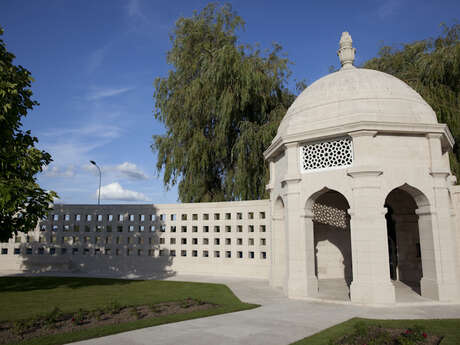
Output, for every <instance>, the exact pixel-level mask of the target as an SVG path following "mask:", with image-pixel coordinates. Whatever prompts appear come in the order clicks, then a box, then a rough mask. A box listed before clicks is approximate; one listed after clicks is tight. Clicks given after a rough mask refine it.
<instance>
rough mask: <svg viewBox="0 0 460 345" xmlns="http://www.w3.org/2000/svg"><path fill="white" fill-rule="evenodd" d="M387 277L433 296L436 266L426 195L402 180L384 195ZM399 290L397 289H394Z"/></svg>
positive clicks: (425, 294) (429, 209) (431, 222)
mask: <svg viewBox="0 0 460 345" xmlns="http://www.w3.org/2000/svg"><path fill="white" fill-rule="evenodd" d="M384 207H386V208H387V214H386V216H385V218H386V221H387V238H388V250H389V265H390V277H391V279H392V280H393V281H395V284H404V285H405V286H408V287H410V288H411V289H412V290H413V291H415V292H416V293H418V294H420V295H422V296H424V297H429V298H433V296H434V295H435V294H433V288H432V287H429V288H428V287H427V284H425V286H424V282H429V284H430V285H433V281H436V274H435V272H436V265H435V255H434V250H433V249H434V242H433V216H432V210H431V204H430V201H429V199H428V197H427V196H426V195H425V194H424V193H423V192H422V191H421V190H420V189H418V188H416V187H414V186H412V185H410V184H408V183H404V184H402V185H400V186H398V187H396V188H393V189H392V190H391V191H390V192H389V193H388V194H387V195H386V196H385V204H384ZM396 291H398V290H396Z"/></svg>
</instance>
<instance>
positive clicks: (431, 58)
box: [363, 24, 460, 181]
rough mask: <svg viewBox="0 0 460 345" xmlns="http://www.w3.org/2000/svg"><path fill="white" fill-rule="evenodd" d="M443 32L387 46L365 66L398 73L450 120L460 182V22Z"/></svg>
mask: <svg viewBox="0 0 460 345" xmlns="http://www.w3.org/2000/svg"><path fill="white" fill-rule="evenodd" d="M443 28H444V31H443V34H442V35H440V36H439V37H437V38H435V39H432V38H429V39H425V40H422V41H417V42H413V43H409V44H405V45H403V47H402V48H400V49H398V48H395V47H388V46H384V47H382V48H381V49H380V52H379V54H378V55H379V56H378V57H376V58H373V59H371V60H369V61H367V62H366V63H365V64H364V66H363V67H365V68H370V69H375V70H379V71H382V72H386V73H389V74H392V75H394V76H395V77H397V78H399V79H401V80H403V81H405V82H406V83H407V84H409V85H410V86H411V87H412V88H414V89H415V90H416V91H417V92H418V93H419V94H420V95H421V96H422V97H423V98H424V99H425V100H426V101H427V102H428V104H430V106H431V107H432V108H433V110H434V111H435V112H436V114H437V116H438V121H439V122H442V123H446V124H447V125H448V126H449V128H450V130H451V132H452V134H453V136H454V138H455V141H456V145H455V146H454V150H453V154H452V155H451V157H450V158H451V159H450V160H451V166H452V170H453V172H454V173H455V174H456V176H457V179H458V180H459V181H460V147H459V143H460V24H454V25H452V26H451V27H447V26H445V25H443Z"/></svg>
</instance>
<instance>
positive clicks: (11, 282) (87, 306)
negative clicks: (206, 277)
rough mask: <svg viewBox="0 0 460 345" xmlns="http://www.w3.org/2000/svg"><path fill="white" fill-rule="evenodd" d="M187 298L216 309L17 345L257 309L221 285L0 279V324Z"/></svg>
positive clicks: (122, 330)
mask: <svg viewBox="0 0 460 345" xmlns="http://www.w3.org/2000/svg"><path fill="white" fill-rule="evenodd" d="M187 297H190V298H193V299H197V300H202V301H205V302H209V303H213V304H217V305H218V307H217V308H213V309H208V310H200V311H193V312H191V313H187V314H175V315H166V316H161V317H158V318H154V319H140V320H137V321H131V322H126V323H121V324H117V325H107V326H101V327H98V328H93V329H86V330H78V331H73V332H70V333H65V334H57V335H50V336H45V337H41V338H35V339H31V340H27V341H24V342H22V343H21V344H24V345H25V344H27V345H29V344H30V345H32V344H63V343H66V342H72V341H77V340H83V339H89V338H93V337H99V336H104V335H108V334H114V333H119V332H124V331H128V330H133V329H137V328H142V327H148V326H154V325H159V324H163V323H169V322H176V321H182V320H188V319H193V318H199V317H204V316H210V315H216V314H222V313H229V312H234V311H239V310H246V309H252V308H255V307H256V305H254V304H248V303H242V302H241V301H240V300H239V299H238V298H237V297H236V296H235V295H234V294H233V293H232V291H231V290H230V289H229V288H228V287H227V286H225V285H222V284H206V283H189V282H176V281H157V280H145V281H139V280H124V279H101V278H73V277H72V278H69V277H0V306H1V308H0V321H15V320H21V319H28V318H32V317H35V316H38V315H43V314H45V313H49V312H51V311H52V310H53V308H55V307H58V308H59V309H60V310H62V311H63V312H64V313H74V312H76V311H78V309H80V308H81V309H83V310H96V309H99V308H104V307H105V306H107V305H108V304H110V303H112V302H117V303H119V304H121V305H129V306H139V305H152V304H157V303H161V302H172V301H181V300H184V299H185V298H187Z"/></svg>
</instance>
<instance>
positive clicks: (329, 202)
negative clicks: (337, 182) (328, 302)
mask: <svg viewBox="0 0 460 345" xmlns="http://www.w3.org/2000/svg"><path fill="white" fill-rule="evenodd" d="M349 207H350V206H349V204H348V201H347V200H346V199H345V197H344V196H343V195H342V194H340V193H339V192H336V191H334V190H324V191H323V192H322V193H321V194H320V195H319V196H317V197H316V198H315V199H314V202H313V203H312V204H311V211H312V214H313V232H314V248H315V274H316V277H317V279H318V296H319V297H321V298H328V299H336V300H349V299H350V284H351V281H352V280H353V270H352V258H351V234H350V217H349V215H348V213H347V210H348V209H349Z"/></svg>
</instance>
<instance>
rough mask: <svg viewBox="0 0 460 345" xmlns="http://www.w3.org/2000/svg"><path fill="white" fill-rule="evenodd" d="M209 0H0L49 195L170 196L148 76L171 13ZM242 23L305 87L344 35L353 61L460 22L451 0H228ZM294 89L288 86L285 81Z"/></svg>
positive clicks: (165, 199) (106, 200)
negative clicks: (280, 53) (46, 158)
mask: <svg viewBox="0 0 460 345" xmlns="http://www.w3.org/2000/svg"><path fill="white" fill-rule="evenodd" d="M207 3H208V1H199V0H180V1H154V0H98V1H93V0H27V1H26V0H2V10H1V11H0V26H1V27H2V28H3V29H4V31H5V33H4V35H3V37H2V39H3V40H4V41H5V43H6V45H7V49H8V51H10V52H12V53H13V54H15V55H16V59H15V61H14V63H15V64H19V65H22V66H24V67H25V68H27V69H28V70H29V71H31V73H32V76H33V77H34V79H35V82H34V83H33V84H32V91H33V94H34V96H33V98H34V99H35V100H37V101H38V102H39V103H40V105H39V106H38V107H36V108H35V109H34V110H32V111H31V112H29V114H28V115H27V117H26V118H25V119H24V120H23V128H24V129H30V130H31V131H32V134H33V135H35V136H37V137H38V139H39V144H38V147H39V148H40V149H43V150H45V151H47V152H49V153H50V154H51V155H52V157H53V162H52V163H51V164H50V165H49V166H48V167H46V169H45V170H44V172H43V173H40V174H39V175H38V176H37V178H38V182H39V184H40V185H41V187H42V188H45V189H47V190H54V191H56V192H57V193H58V195H59V199H58V200H56V202H57V203H66V204H91V203H95V202H97V191H98V186H99V175H98V171H97V168H96V167H95V166H93V165H91V164H90V162H89V161H90V160H93V161H95V162H96V163H97V164H98V166H99V167H100V168H101V171H102V188H101V203H102V204H116V203H175V202H178V193H177V188H176V187H175V186H172V187H171V188H170V189H167V188H166V187H165V186H164V184H163V178H162V174H161V172H160V173H158V172H157V170H156V155H155V154H154V152H152V150H151V148H150V145H151V144H152V142H153V140H152V135H161V134H164V133H165V128H164V126H163V124H162V123H161V122H159V121H157V120H155V118H154V116H153V111H154V99H153V92H154V86H153V82H154V80H155V78H158V77H165V76H167V74H168V71H169V70H170V69H172V68H173V67H172V66H170V65H168V64H167V62H166V54H167V52H168V50H169V49H170V48H171V41H170V38H169V36H170V34H171V33H172V32H173V29H174V24H175V22H176V20H177V19H178V18H180V17H190V16H192V15H193V11H194V10H197V11H200V10H201V9H203V8H204V7H205V6H206V4H207ZM230 3H231V4H232V6H233V9H234V10H235V11H236V12H237V13H238V15H240V16H241V17H242V18H243V20H244V21H245V23H246V25H245V28H244V31H240V32H239V33H238V36H239V39H240V42H241V43H250V44H254V43H260V45H261V47H262V48H270V46H271V45H272V43H274V42H276V43H279V44H281V45H282V46H283V49H284V52H285V53H287V55H288V58H289V59H290V60H291V61H292V62H293V64H292V65H291V66H290V67H291V70H292V80H294V79H296V80H305V81H306V83H307V84H311V83H312V82H314V81H315V80H316V79H318V78H320V77H322V76H324V75H326V74H328V73H329V67H330V66H336V67H337V66H338V65H339V61H338V58H337V55H336V52H337V49H338V42H339V39H340V35H341V33H342V32H343V31H349V32H350V34H351V36H352V38H353V45H354V47H356V49H357V55H356V60H355V64H356V65H360V64H362V63H364V62H365V61H367V60H368V59H370V58H372V57H375V56H376V55H377V53H378V50H379V48H380V47H381V46H382V45H396V46H398V45H401V44H404V43H410V42H413V41H416V40H421V39H425V38H428V37H436V36H438V35H439V34H440V33H441V32H442V28H441V26H440V24H441V23H446V24H447V25H451V24H453V23H455V22H456V20H457V21H458V20H459V19H460V1H458V0H453V1H450V0H437V1H420V0H417V1H409V0H399V1H397V0H387V1H385V0H367V1H312V0H302V1H289V0H285V1H268V0H265V1H260V0H250V1H248V0H244V1H230ZM292 85H294V82H292Z"/></svg>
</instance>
